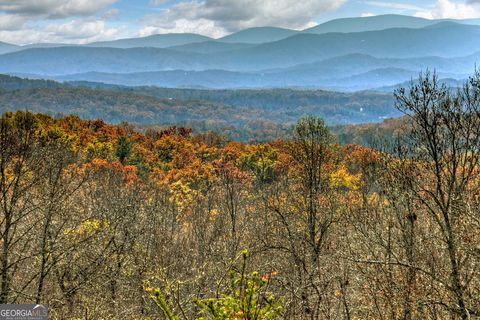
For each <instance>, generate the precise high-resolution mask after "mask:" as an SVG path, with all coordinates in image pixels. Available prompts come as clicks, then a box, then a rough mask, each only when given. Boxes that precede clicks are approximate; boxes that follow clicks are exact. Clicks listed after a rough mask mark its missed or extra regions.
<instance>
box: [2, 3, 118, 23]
mask: <svg viewBox="0 0 480 320" xmlns="http://www.w3.org/2000/svg"><path fill="white" fill-rule="evenodd" d="M116 1H117V0H15V1H11V0H0V11H3V12H6V13H10V14H19V15H26V16H30V17H42V18H48V19H57V18H65V17H70V16H91V15H94V14H96V13H97V12H98V11H100V10H102V9H104V8H106V7H107V6H109V5H111V4H113V3H114V2H116Z"/></svg>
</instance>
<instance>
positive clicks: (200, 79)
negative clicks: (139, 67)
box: [56, 70, 270, 88]
mask: <svg viewBox="0 0 480 320" xmlns="http://www.w3.org/2000/svg"><path fill="white" fill-rule="evenodd" d="M56 79H57V80H61V81H82V80H83V81H91V82H103V83H109V84H117V85H126V86H141V85H147V86H159V87H169V88H182V87H185V88H202V87H203V88H241V87H267V86H270V84H269V81H268V80H267V81H263V79H262V77H261V76H259V75H258V74H256V73H245V72H234V71H225V70H205V71H184V70H173V71H157V72H135V73H123V74H118V73H102V72H88V73H81V74H73V75H66V76H61V77H56Z"/></svg>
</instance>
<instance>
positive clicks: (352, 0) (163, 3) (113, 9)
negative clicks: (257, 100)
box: [0, 0, 480, 45]
mask: <svg viewBox="0 0 480 320" xmlns="http://www.w3.org/2000/svg"><path fill="white" fill-rule="evenodd" d="M379 14H404V15H411V16H418V17H423V18H427V19H437V18H453V19H468V18H480V0H423V1H413V0H397V1H395V0H391V1H390V0H387V1H383V0H0V41H3V42H8V43H14V44H21V45H24V44H30V43H88V42H94V41H104V40H114V39H120V38H128V37H138V36H148V35H152V34H159V33H184V32H190V33H198V34H202V35H206V36H210V37H213V38H219V37H222V36H224V35H227V34H230V33H233V32H236V31H239V30H242V29H246V28H250V27H261V26H276V27H284V28H291V29H299V30H300V29H305V28H308V27H312V26H315V25H317V24H319V23H322V22H325V21H328V20H332V19H336V18H344V17H359V16H372V15H379Z"/></svg>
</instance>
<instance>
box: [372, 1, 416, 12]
mask: <svg viewBox="0 0 480 320" xmlns="http://www.w3.org/2000/svg"><path fill="white" fill-rule="evenodd" d="M364 3H365V4H367V5H370V6H374V7H380V8H386V9H392V10H398V11H419V10H423V8H422V7H419V6H415V5H411V4H408V3H401V2H385V1H364Z"/></svg>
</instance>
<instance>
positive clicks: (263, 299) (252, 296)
mask: <svg viewBox="0 0 480 320" xmlns="http://www.w3.org/2000/svg"><path fill="white" fill-rule="evenodd" d="M241 257H242V265H241V268H240V270H236V269H235V268H231V269H230V270H229V273H230V286H229V288H228V289H227V292H226V293H224V294H220V295H218V294H217V297H213V298H206V299H195V300H194V302H195V304H196V305H197V306H198V307H199V308H200V312H199V316H200V317H199V318H196V319H197V320H227V319H238V320H272V319H277V318H278V317H279V316H280V314H281V313H282V311H283V300H282V299H277V298H275V297H274V296H273V295H271V294H269V293H268V291H267V288H268V283H269V280H270V278H271V277H272V276H275V275H276V273H275V272H272V273H270V274H267V275H264V276H260V275H259V273H258V272H256V271H254V272H252V273H248V272H247V262H248V251H247V250H244V251H242V254H241ZM148 291H151V290H148ZM150 298H151V299H152V301H153V302H154V303H155V304H156V305H157V307H158V308H159V309H160V310H161V311H162V313H163V314H164V316H165V317H166V318H167V319H168V320H179V319H180V318H179V317H178V316H176V315H174V313H173V312H172V309H171V308H170V306H169V305H168V302H167V300H166V299H165V296H164V295H163V293H162V291H161V290H160V289H155V290H154V291H153V294H152V295H151V296H150Z"/></svg>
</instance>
